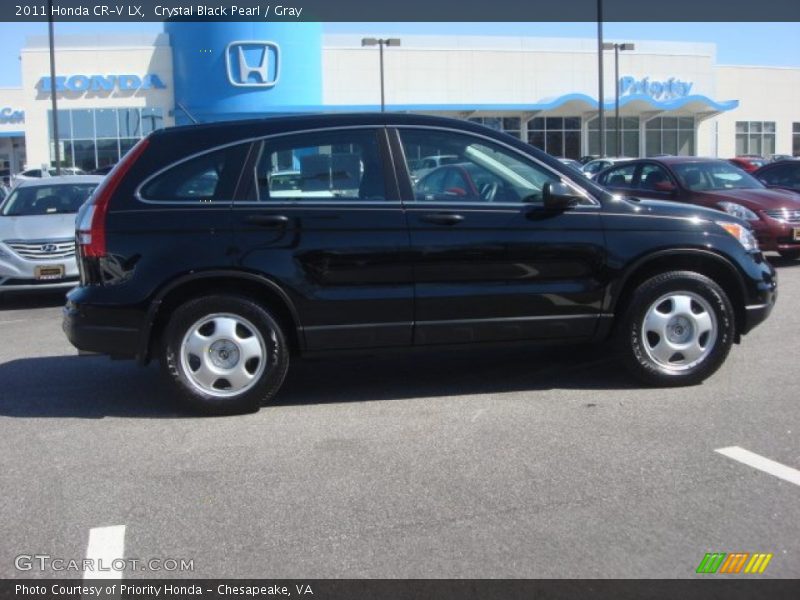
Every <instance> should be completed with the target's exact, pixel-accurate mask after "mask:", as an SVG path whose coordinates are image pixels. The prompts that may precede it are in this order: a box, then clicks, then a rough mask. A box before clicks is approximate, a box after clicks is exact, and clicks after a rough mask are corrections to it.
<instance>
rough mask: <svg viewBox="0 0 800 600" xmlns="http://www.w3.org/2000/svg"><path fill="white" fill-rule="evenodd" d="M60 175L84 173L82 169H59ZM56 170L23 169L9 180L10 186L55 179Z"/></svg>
mask: <svg viewBox="0 0 800 600" xmlns="http://www.w3.org/2000/svg"><path fill="white" fill-rule="evenodd" d="M61 175H62V176H64V175H84V171H83V170H82V169H78V168H77V167H61ZM55 176H56V170H55V168H52V167H51V168H49V169H41V168H39V169H25V170H24V171H21V172H20V173H17V174H16V175H14V177H13V178H12V179H11V184H12V186H13V185H16V184H18V183H20V182H21V181H28V180H31V179H33V180H36V179H43V178H45V177H55Z"/></svg>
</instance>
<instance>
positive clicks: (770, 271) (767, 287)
mask: <svg viewBox="0 0 800 600" xmlns="http://www.w3.org/2000/svg"><path fill="white" fill-rule="evenodd" d="M753 266H754V267H755V271H754V272H753V273H751V277H752V280H751V284H750V286H748V287H749V288H750V290H749V294H748V297H747V299H746V304H745V307H744V315H743V320H742V323H740V327H739V333H740V334H742V335H744V334H746V333H748V332H750V331H752V330H753V329H754V328H755V327H756V326H757V325H760V324H761V323H763V322H764V321H765V320H766V319H767V317H769V315H770V313H771V312H772V309H773V308H774V307H775V302H776V301H777V300H778V274H777V272H776V271H775V267H773V266H772V265H771V264H770V263H769V262H768V261H767V260H766V259H764V255H763V254H761V253H759V254H758V260H757V261H755V262H754V265H753Z"/></svg>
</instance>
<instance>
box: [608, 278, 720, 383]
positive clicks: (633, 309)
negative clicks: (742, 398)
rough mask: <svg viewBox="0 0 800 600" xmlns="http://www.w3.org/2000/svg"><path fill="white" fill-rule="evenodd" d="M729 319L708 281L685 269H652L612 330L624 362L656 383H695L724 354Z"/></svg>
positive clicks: (715, 366) (717, 291)
mask: <svg viewBox="0 0 800 600" xmlns="http://www.w3.org/2000/svg"><path fill="white" fill-rule="evenodd" d="M734 334H735V323H734V313H733V307H732V306H731V303H730V300H729V299H728V297H727V295H726V294H725V292H724V291H723V289H722V288H721V287H720V286H719V285H717V284H716V283H715V282H714V281H712V280H711V279H709V278H708V277H705V276H704V275H700V274H699V273H693V272H689V271H673V272H669V273H663V274H661V275H657V276H655V277H653V278H652V279H648V280H647V281H645V282H644V283H642V284H641V285H640V286H639V287H638V288H636V290H635V291H634V293H633V297H632V298H631V301H630V303H629V304H628V309H627V310H626V312H625V314H624V315H623V317H622V322H621V327H620V329H619V331H618V340H617V341H618V344H619V345H620V346H621V354H622V357H623V360H624V362H625V364H626V366H627V367H628V368H629V369H630V370H631V371H632V372H633V374H634V375H636V376H637V377H638V378H639V379H641V380H642V381H644V382H646V383H648V384H651V385H658V386H681V385H693V384H696V383H700V382H701V381H703V380H704V379H706V378H707V377H708V376H710V375H711V374H712V373H714V372H715V371H716V370H717V369H718V368H719V367H720V366H721V365H722V363H723V362H725V358H726V357H727V356H728V352H729V351H730V348H731V344H732V343H733V337H734Z"/></svg>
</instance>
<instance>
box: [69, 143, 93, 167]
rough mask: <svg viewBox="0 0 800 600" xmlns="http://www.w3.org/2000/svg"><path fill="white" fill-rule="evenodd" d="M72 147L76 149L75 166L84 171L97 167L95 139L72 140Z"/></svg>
mask: <svg viewBox="0 0 800 600" xmlns="http://www.w3.org/2000/svg"><path fill="white" fill-rule="evenodd" d="M72 147H73V149H74V155H73V160H74V164H73V166H75V167H78V168H79V169H83V170H84V171H91V170H92V169H96V168H97V157H96V156H95V145H94V140H72Z"/></svg>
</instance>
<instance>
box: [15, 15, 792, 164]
mask: <svg viewBox="0 0 800 600" xmlns="http://www.w3.org/2000/svg"><path fill="white" fill-rule="evenodd" d="M443 29H444V25H443ZM362 37H363V36H361V35H357V34H353V35H349V34H348V35H340V34H336V35H327V34H324V33H323V30H322V26H321V25H320V24H313V23H292V24H285V23H167V24H165V26H164V33H161V34H157V35H116V34H115V35H113V36H111V35H105V36H104V35H97V36H94V35H93V36H62V37H58V36H57V37H56V75H57V76H56V80H55V90H53V89H52V88H53V86H52V85H51V81H50V77H49V72H50V71H49V68H50V65H49V54H48V43H47V38H46V37H44V36H43V37H33V38H29V39H28V40H27V42H26V45H25V47H24V48H22V49H21V51H20V61H19V68H20V69H21V71H22V72H21V81H22V85H21V87H18V88H0V168H10V169H11V170H12V172H16V171H19V170H21V169H23V168H25V167H29V168H38V167H40V166H42V165H49V164H51V162H52V161H53V158H54V152H55V144H54V143H53V134H52V129H53V128H52V104H51V95H52V94H53V93H55V94H56V98H57V101H58V114H57V117H58V118H57V126H58V133H59V136H58V137H59V150H60V154H61V156H62V158H63V160H64V163H63V164H66V165H69V166H77V167H80V168H83V169H85V170H89V169H93V168H95V167H97V166H103V165H106V164H110V163H114V162H116V161H117V160H118V159H119V157H120V155H121V154H123V153H124V152H125V151H126V150H127V149H129V148H130V147H131V146H132V145H133V144H134V143H136V140H137V139H139V138H141V137H142V136H144V135H147V134H148V133H149V132H150V131H152V130H153V129H157V128H160V127H169V126H172V125H181V124H187V123H192V122H205V121H219V120H227V119H241V118H250V117H259V116H264V115H270V114H289V113H307V112H319V111H325V112H333V111H363V110H366V111H376V110H380V98H381V85H380V76H379V64H380V63H379V49H378V47H376V46H362ZM610 41H616V40H610ZM619 41H623V40H619ZM624 41H625V42H632V43H633V44H634V48H633V49H632V50H627V51H624V52H620V55H619V73H618V78H617V77H616V76H615V72H614V53H613V51H609V52H606V53H605V81H604V86H605V102H604V107H605V110H606V119H607V123H606V131H607V135H606V154H607V155H610V156H614V155H624V156H652V155H655V154H688V155H704V156H719V157H731V156H734V155H741V154H763V155H768V154H773V153H778V154H796V155H800V68H783V67H753V66H735V65H720V64H717V61H716V56H715V51H716V48H715V46H714V45H713V44H705V43H683V42H681V43H677V42H656V41H646V40H645V41H640V40H624ZM597 68H598V65H597V44H596V41H595V40H593V39H565V38H540V37H499V36H449V35H446V34H442V35H438V36H420V35H403V36H400V46H390V47H387V48H385V50H384V84H385V99H386V108H387V110H393V111H410V112H418V113H426V114H436V115H444V116H449V117H454V118H458V119H470V120H474V121H478V122H482V123H484V124H485V125H487V126H489V127H493V128H497V129H502V130H504V131H506V132H507V133H509V134H511V135H513V136H516V137H519V138H520V139H522V140H525V141H527V142H529V143H531V144H533V145H535V146H537V147H540V148H543V149H544V150H546V151H547V152H550V153H551V154H553V155H556V156H567V157H572V158H577V157H580V156H583V155H587V154H599V151H600V127H599V118H598V108H599V106H598V101H597V97H598V94H597V88H598V81H597ZM617 91H619V107H620V119H619V123H617V122H616V120H615V118H614V107H615V95H616V92H617ZM617 126H619V130H620V133H619V135H617V133H616V132H617ZM618 140H619V146H620V147H619V148H618V147H617V145H618Z"/></svg>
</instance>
